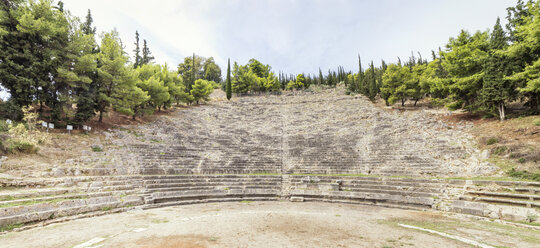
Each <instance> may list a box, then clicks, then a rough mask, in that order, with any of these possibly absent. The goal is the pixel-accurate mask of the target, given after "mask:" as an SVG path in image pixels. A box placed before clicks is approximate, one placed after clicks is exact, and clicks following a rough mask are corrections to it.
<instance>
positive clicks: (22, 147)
mask: <svg viewBox="0 0 540 248" xmlns="http://www.w3.org/2000/svg"><path fill="white" fill-rule="evenodd" d="M5 140H6V142H5V143H4V144H3V146H4V147H6V148H7V149H6V150H7V151H8V152H9V153H17V152H20V153H29V154H33V153H37V152H38V145H39V144H44V143H46V141H47V140H48V134H46V133H42V132H39V131H28V130H27V128H26V126H25V125H24V124H21V123H19V124H17V125H14V126H11V127H10V128H9V137H8V138H6V139H5Z"/></svg>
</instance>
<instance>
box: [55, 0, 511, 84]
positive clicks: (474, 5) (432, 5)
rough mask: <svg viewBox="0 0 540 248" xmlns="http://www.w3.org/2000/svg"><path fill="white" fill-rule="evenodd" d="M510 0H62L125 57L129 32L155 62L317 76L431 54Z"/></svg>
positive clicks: (491, 20)
mask: <svg viewBox="0 0 540 248" xmlns="http://www.w3.org/2000/svg"><path fill="white" fill-rule="evenodd" d="M515 2H516V1H515V0H445V1H443V0H422V1H420V0H406V1H405V0H379V1H375V0H372V1H360V0H249V1H248V0H160V1H148V0H114V1H113V0H92V1H87V0H64V3H65V8H66V9H68V10H70V11H71V12H72V13H73V14H74V15H76V16H79V17H81V18H82V19H84V17H85V16H86V13H87V10H88V9H90V10H91V11H92V15H93V17H94V24H95V25H96V26H97V28H98V32H99V33H101V32H105V31H110V30H112V29H113V28H116V29H117V30H118V31H119V32H120V35H121V38H122V41H123V43H124V45H125V46H126V51H127V52H129V53H130V55H132V53H133V52H132V50H133V47H134V46H133V43H134V41H135V38H134V36H135V31H136V30H138V31H139V33H140V35H141V39H146V40H147V41H148V44H149V47H150V50H151V51H152V53H153V55H154V56H155V57H156V62H158V63H164V62H167V63H168V64H169V67H171V68H176V67H177V65H178V63H180V62H181V61H182V60H183V58H184V57H186V56H190V55H191V54H192V53H193V52H194V53H196V54H197V55H201V56H205V57H209V56H212V57H214V58H215V59H216V62H217V63H218V64H219V65H220V66H221V67H222V71H223V74H225V71H226V63H227V62H226V61H227V58H231V61H238V62H239V63H241V64H245V63H247V61H248V60H249V59H251V58H256V59H258V60H259V61H261V62H262V63H264V64H270V65H271V66H272V68H273V70H274V71H276V72H279V71H283V72H286V73H294V74H297V73H302V72H306V73H316V72H318V69H319V67H320V68H321V69H322V70H323V72H326V71H328V69H330V68H336V67H337V66H339V65H342V66H344V67H345V69H346V70H353V71H356V70H357V68H358V62H357V55H358V54H360V55H361V56H362V60H363V64H364V66H367V64H368V63H369V61H371V60H374V61H375V64H380V60H381V59H384V60H385V61H387V62H395V61H397V57H398V56H399V57H401V58H402V59H406V58H408V56H409V55H410V54H411V51H415V53H416V51H420V52H421V53H422V55H423V56H424V57H431V50H437V49H438V47H440V46H441V47H442V46H444V45H445V44H446V43H447V41H448V38H449V37H451V36H457V34H458V33H459V31H460V30H461V29H466V30H469V31H476V30H482V31H483V30H488V29H491V28H492V27H493V25H494V24H495V20H496V18H497V17H501V19H503V20H502V21H503V22H504V21H505V20H504V18H505V17H506V8H507V7H509V6H512V5H515Z"/></svg>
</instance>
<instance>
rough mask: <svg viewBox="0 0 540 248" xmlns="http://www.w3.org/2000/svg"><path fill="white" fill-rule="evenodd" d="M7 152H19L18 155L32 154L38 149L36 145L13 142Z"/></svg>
mask: <svg viewBox="0 0 540 248" xmlns="http://www.w3.org/2000/svg"><path fill="white" fill-rule="evenodd" d="M8 151H9V152H10V153H15V152H20V153H26V154H34V153H37V152H38V148H37V146H36V145H34V144H32V143H30V142H24V141H13V142H12V143H11V144H10V145H9V147H8Z"/></svg>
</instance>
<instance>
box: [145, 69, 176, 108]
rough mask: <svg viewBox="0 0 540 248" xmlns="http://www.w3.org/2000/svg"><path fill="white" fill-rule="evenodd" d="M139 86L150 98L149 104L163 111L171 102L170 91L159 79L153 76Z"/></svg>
mask: <svg viewBox="0 0 540 248" xmlns="http://www.w3.org/2000/svg"><path fill="white" fill-rule="evenodd" d="M137 86H138V87H139V88H141V89H142V90H143V91H144V92H146V93H147V94H148V95H149V96H150V100H149V101H148V102H149V104H150V105H151V106H152V107H154V109H155V108H157V109H158V111H161V108H162V107H163V106H164V105H165V103H167V102H168V101H169V98H170V94H169V89H168V88H167V87H166V86H165V83H164V82H163V81H161V80H160V79H159V78H158V77H156V76H153V77H151V78H149V79H147V80H145V81H140V82H139V83H138V84H137Z"/></svg>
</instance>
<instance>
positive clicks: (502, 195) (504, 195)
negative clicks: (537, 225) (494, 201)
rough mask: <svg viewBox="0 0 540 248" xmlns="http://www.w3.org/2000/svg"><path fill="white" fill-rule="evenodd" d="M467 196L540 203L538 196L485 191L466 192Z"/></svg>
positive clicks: (539, 196)
mask: <svg viewBox="0 0 540 248" xmlns="http://www.w3.org/2000/svg"><path fill="white" fill-rule="evenodd" d="M467 194H470V195H475V196H492V197H498V198H511V199H525V200H529V201H540V195H526V194H512V193H500V192H487V191H468V192H467Z"/></svg>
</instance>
